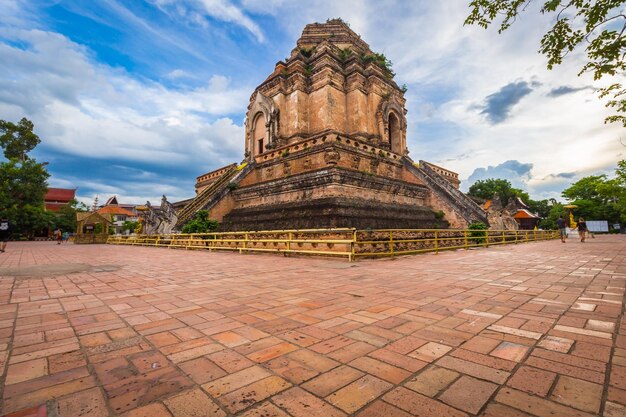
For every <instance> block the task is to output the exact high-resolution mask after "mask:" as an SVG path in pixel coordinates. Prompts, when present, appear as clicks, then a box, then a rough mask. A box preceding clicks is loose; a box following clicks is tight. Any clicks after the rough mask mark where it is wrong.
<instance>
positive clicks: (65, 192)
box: [44, 188, 76, 202]
mask: <svg viewBox="0 0 626 417" xmlns="http://www.w3.org/2000/svg"><path fill="white" fill-rule="evenodd" d="M74 197H76V189H69V188H48V191H47V192H46V196H45V197H44V200H45V201H65V202H69V201H70V200H73V199H74Z"/></svg>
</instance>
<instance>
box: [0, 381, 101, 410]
mask: <svg viewBox="0 0 626 417" xmlns="http://www.w3.org/2000/svg"><path fill="white" fill-rule="evenodd" d="M28 382H29V381H27V382H26V383H28ZM95 386H96V380H95V378H94V377H93V376H88V377H85V378H80V379H75V380H72V381H68V382H63V383H60V384H57V385H53V386H48V387H45V388H41V389H36V390H35V389H32V390H30V391H29V392H27V393H24V394H20V395H16V396H12V397H10V398H6V399H5V400H4V407H3V409H2V411H3V412H5V413H10V412H13V411H17V410H22V409H24V408H27V407H32V406H34V405H37V404H42V403H44V402H45V401H48V400H50V399H52V398H57V397H62V396H65V395H69V394H72V393H74V392H78V391H82V390H85V389H89V388H93V387H95Z"/></svg>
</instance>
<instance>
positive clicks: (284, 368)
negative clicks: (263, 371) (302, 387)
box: [264, 356, 319, 384]
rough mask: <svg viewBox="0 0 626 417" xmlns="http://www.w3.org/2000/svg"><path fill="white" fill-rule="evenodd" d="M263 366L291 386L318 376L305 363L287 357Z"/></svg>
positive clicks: (317, 372) (317, 373) (316, 372)
mask: <svg viewBox="0 0 626 417" xmlns="http://www.w3.org/2000/svg"><path fill="white" fill-rule="evenodd" d="M264 366H265V367H267V368H268V369H271V370H272V371H273V372H274V373H276V374H278V375H280V376H281V377H283V378H285V379H286V380H288V381H289V382H291V383H293V384H301V383H302V382H304V381H307V380H309V379H311V378H313V377H315V376H317V375H319V371H316V370H314V369H312V368H310V367H309V366H307V365H306V363H303V362H301V361H297V360H295V359H292V358H289V357H287V356H281V357H279V358H276V359H272V360H271V361H269V362H266V363H265V365H264Z"/></svg>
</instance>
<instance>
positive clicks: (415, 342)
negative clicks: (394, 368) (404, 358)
mask: <svg viewBox="0 0 626 417" xmlns="http://www.w3.org/2000/svg"><path fill="white" fill-rule="evenodd" d="M426 343H428V341H427V340H424V339H419V338H417V337H413V336H406V337H403V338H402V339H398V340H396V341H395V342H392V343H390V344H389V345H388V346H387V348H388V349H390V350H393V351H394V352H398V353H401V354H403V355H404V354H407V353H409V352H412V351H414V350H416V349H417V348H419V347H421V346H424V345H425V344H426Z"/></svg>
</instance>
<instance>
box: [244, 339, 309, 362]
mask: <svg viewBox="0 0 626 417" xmlns="http://www.w3.org/2000/svg"><path fill="white" fill-rule="evenodd" d="M297 349H298V347H297V346H296V345H293V344H291V343H287V342H282V343H279V344H277V345H274V346H270V347H267V348H265V349H261V350H258V351H256V352H253V353H250V354H248V355H246V356H247V357H248V359H250V360H252V361H254V362H266V361H269V360H271V359H274V358H277V357H279V356H282V355H285V354H287V353H289V352H293V351H294V350H297Z"/></svg>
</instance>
